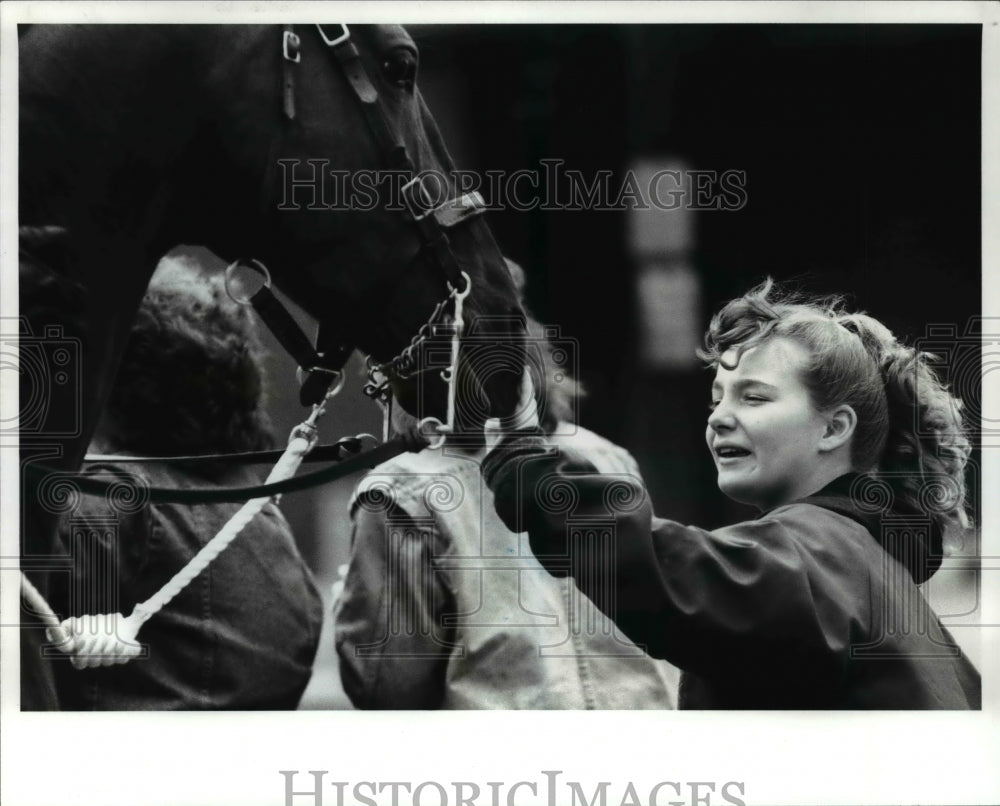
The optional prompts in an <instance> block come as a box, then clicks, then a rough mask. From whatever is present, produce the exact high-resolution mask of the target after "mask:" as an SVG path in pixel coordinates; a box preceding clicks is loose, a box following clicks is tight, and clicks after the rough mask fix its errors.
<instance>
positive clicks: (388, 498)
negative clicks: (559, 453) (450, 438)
mask: <svg viewBox="0 0 1000 806" xmlns="http://www.w3.org/2000/svg"><path fill="white" fill-rule="evenodd" d="M574 429H575V433H573V434H572V436H566V435H565V434H568V433H570V432H571V430H574ZM563 432H564V436H562V437H560V438H562V439H569V440H571V441H572V444H573V445H574V446H575V447H576V448H577V450H582V451H583V452H585V453H586V454H587V455H588V456H589V457H590V458H591V460H592V461H593V462H594V463H595V464H599V465H600V466H601V467H602V469H604V470H605V472H607V473H617V474H622V475H628V476H636V475H638V468H637V466H636V464H635V461H634V460H633V459H632V457H631V456H630V455H629V454H628V453H627V452H626V451H624V450H623V449H621V448H619V447H617V446H615V445H613V444H612V443H609V442H607V441H606V440H603V439H602V438H600V437H598V436H596V435H595V434H593V433H591V432H589V431H586V430H585V429H582V428H575V427H573V426H564V427H563ZM482 455H483V453H482V452H480V453H475V454H472V453H463V452H461V451H459V450H456V449H449V448H447V447H445V448H440V449H434V450H432V449H425V450H424V451H422V452H421V453H419V454H405V455H403V456H400V457H397V458H396V459H393V460H392V461H390V462H387V463H385V464H383V465H381V466H379V467H378V468H376V469H375V470H374V471H373V472H372V473H370V474H369V475H368V476H366V477H365V479H364V480H363V481H362V482H361V484H360V485H359V487H358V490H357V492H356V495H355V500H354V502H353V505H352V517H353V519H354V537H353V551H352V558H351V563H350V566H349V570H348V572H347V577H346V580H345V587H344V592H343V594H342V596H341V598H340V599H339V601H338V602H337V604H336V611H335V632H336V646H337V651H338V653H339V656H340V669H341V677H342V682H343V685H344V689H345V691H346V692H347V693H348V695H349V696H350V698H351V700H352V702H353V703H354V704H355V705H356V706H358V707H361V708H395V709H402V708H451V709H462V708H504V709H520V708H528V709H637V708H674V707H675V706H676V686H677V677H678V672H677V670H676V669H675V668H674V667H673V666H671V665H669V664H668V663H666V662H664V661H656V660H653V659H652V658H650V657H649V656H647V655H646V654H645V653H644V652H643V651H642V650H641V649H639V648H638V647H636V645H635V644H633V643H632V642H631V641H629V640H628V639H627V638H625V637H624V635H623V634H622V633H621V632H620V631H619V630H618V629H617V628H616V627H615V625H614V624H613V622H612V621H611V620H610V619H608V618H607V617H605V616H604V615H603V614H602V613H601V611H600V610H599V609H598V608H597V607H595V605H594V604H593V603H592V602H591V601H590V600H589V599H587V597H586V596H584V595H583V594H582V593H581V592H580V590H579V588H577V587H576V585H574V584H573V583H572V581H570V580H568V579H556V578H554V577H552V576H551V575H550V574H549V573H548V572H547V571H545V569H543V568H542V566H541V565H540V564H539V562H538V560H537V559H535V557H534V555H532V553H531V550H530V548H529V547H528V541H527V536H526V535H525V534H516V533H514V532H512V531H510V530H509V529H507V528H506V527H505V526H504V525H503V523H502V522H501V521H500V519H499V518H498V517H497V514H496V512H495V510H494V506H493V496H492V494H491V493H490V491H489V489H488V488H487V487H486V485H485V484H484V483H483V481H482V476H481V473H480V467H479V464H480V461H481V459H482Z"/></svg>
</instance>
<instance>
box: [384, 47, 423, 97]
mask: <svg viewBox="0 0 1000 806" xmlns="http://www.w3.org/2000/svg"><path fill="white" fill-rule="evenodd" d="M382 73H383V75H384V76H385V78H386V81H389V82H390V83H392V84H395V85H396V86H397V87H399V88H401V89H404V90H412V89H413V85H414V84H415V83H416V81H417V56H416V54H415V53H414V52H413V51H412V50H410V49H409V48H396V49H395V50H393V51H392V52H391V53H389V55H388V56H387V57H386V60H385V61H384V62H382Z"/></svg>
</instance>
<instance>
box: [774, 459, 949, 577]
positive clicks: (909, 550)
mask: <svg viewBox="0 0 1000 806" xmlns="http://www.w3.org/2000/svg"><path fill="white" fill-rule="evenodd" d="M861 477H862V474H861V473H845V474H844V475H842V476H838V477H837V478H836V479H834V480H833V481H831V482H830V483H829V484H827V485H826V486H825V487H823V489H821V490H818V491H817V492H815V493H813V494H812V495H810V496H806V497H805V498H801V499H799V500H798V501H796V502H794V503H800V504H812V505H813V506H818V507H823V508H824V509H828V510H830V511H832V512H836V513H838V514H840V515H843V516H845V517H848V518H850V519H851V520H853V521H856V522H857V523H859V524H861V525H862V526H863V527H864V528H865V529H866V530H867V531H868V533H869V534H870V535H871V536H872V537H873V538H874V539H875V542H877V543H878V544H879V545H880V546H881V547H882V548H883V549H884V550H885V551H886V552H887V553H888V554H889V555H890V556H892V557H893V558H895V559H896V560H898V561H899V562H900V563H902V564H903V566H904V567H905V568H906V570H907V571H909V572H910V576H912V577H913V581H914V582H916V583H917V584H918V585H919V584H920V583H922V582H925V581H927V580H928V579H930V577H931V576H932V575H933V574H934V573H935V572H936V571H937V570H938V568H940V567H941V559H942V555H943V553H944V550H943V540H942V532H941V528H940V526H939V525H938V523H937V522H936V521H935V520H934V519H933V518H929V517H928V516H927V515H926V513H922V512H919V511H918V510H915V509H911V508H908V507H904V506H902V505H900V504H899V502H897V503H896V505H895V506H894V507H893V508H892V509H891V510H884V509H874V511H873V508H872V507H862V506H861V505H860V504H859V499H858V495H857V493H856V492H855V493H854V494H852V492H851V491H852V487H854V485H855V484H856V483H857V482H858V480H859V479H860V478H861ZM860 503H864V501H863V500H862V501H861V502H860ZM904 519H905V521H906V524H907V528H906V529H899V528H893V526H894V523H893V522H894V521H895V522H896V523H897V525H898V524H899V521H901V520H904Z"/></svg>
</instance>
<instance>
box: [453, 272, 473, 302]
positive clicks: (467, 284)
mask: <svg viewBox="0 0 1000 806" xmlns="http://www.w3.org/2000/svg"><path fill="white" fill-rule="evenodd" d="M462 277H464V278H465V289H464V290H462V291H459V290H458V289H456V288H455V286H453V285H452V284H451V280H449V281H448V291H449V292H451V293H452V294H454V295H455V296H458V297H461V298H462V299H465V298H466V297H467V296H469V291H470V290H471V289H472V278H470V277H469V275H468V274H466V273H465V272H464V271H463V272H462Z"/></svg>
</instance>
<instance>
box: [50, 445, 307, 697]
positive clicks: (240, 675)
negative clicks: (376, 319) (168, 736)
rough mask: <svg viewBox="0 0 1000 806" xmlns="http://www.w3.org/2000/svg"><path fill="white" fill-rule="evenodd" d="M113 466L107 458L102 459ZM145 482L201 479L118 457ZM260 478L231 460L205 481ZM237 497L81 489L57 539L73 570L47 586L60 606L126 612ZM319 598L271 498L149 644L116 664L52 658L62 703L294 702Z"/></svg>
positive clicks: (159, 617) (196, 545)
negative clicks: (150, 498)
mask: <svg viewBox="0 0 1000 806" xmlns="http://www.w3.org/2000/svg"><path fill="white" fill-rule="evenodd" d="M103 467H108V466H103ZM116 468H117V469H118V470H120V471H126V472H129V473H133V474H135V475H138V476H140V477H141V478H143V479H145V480H146V481H147V482H148V483H149V484H151V485H154V486H164V487H197V486H206V484H207V483H208V481H207V480H206V479H203V478H198V477H195V476H192V475H190V474H188V473H186V472H185V471H184V470H183V469H181V468H179V467H177V466H167V465H158V464H156V465H154V464H142V465H139V464H131V465H130V464H126V463H123V464H121V465H117V466H116ZM260 481H261V479H260V478H258V477H257V475H256V474H255V473H253V472H252V471H250V470H249V469H247V468H245V467H242V468H241V467H233V468H231V469H228V470H226V472H225V473H224V475H222V476H221V477H215V476H213V477H212V479H211V483H216V484H219V485H231V486H236V485H246V484H257V483H260ZM239 508H240V504H235V503H233V504H209V505H194V506H188V505H177V504H157V505H155V506H151V505H147V506H144V507H142V508H141V509H138V510H135V509H134V508H132V507H129V506H127V505H123V504H122V503H121V502H120V503H119V505H117V506H115V505H113V503H109V502H108V501H106V500H105V499H104V498H97V497H84V498H82V499H81V501H80V504H79V506H78V507H77V508H76V510H75V511H74V512H72V513H71V514H70V516H69V517H67V518H66V519H65V521H64V523H63V528H62V530H61V535H60V540H61V542H62V545H63V547H64V549H65V551H66V553H67V558H68V560H69V562H70V565H71V568H72V571H71V573H70V575H69V577H68V581H69V584H68V585H66V584H63V585H54V587H56V588H58V590H59V591H60V597H59V598H54V599H51V600H50V601H51V602H52V604H53V606H54V607H55V608H56V609H57V611H58V612H61V613H68V614H69V615H74V616H76V615H89V614H98V613H107V612H121V613H123V614H124V615H128V614H129V613H131V612H132V608H133V607H134V606H135V604H136V603H138V602H141V601H145V600H146V599H148V598H149V597H150V596H152V595H153V594H154V593H156V592H157V591H158V590H159V589H160V588H161V587H162V586H163V585H164V584H165V583H166V582H167V581H169V580H170V579H171V577H172V576H173V575H174V574H175V573H176V572H178V571H180V570H181V569H182V568H183V567H184V566H185V565H186V564H187V562H188V561H189V560H190V559H191V558H192V557H193V556H194V555H195V553H197V551H198V550H200V549H201V548H202V546H204V545H205V543H207V542H208V541H209V540H210V539H211V538H212V537H214V536H215V535H216V533H218V531H219V530H220V529H221V528H222V527H223V526H224V525H225V523H226V522H227V521H228V520H229V518H230V517H231V516H232V515H233V514H234V513H235V512H236V511H237V510H238V509H239ZM322 617H323V606H322V600H321V599H320V596H319V593H318V591H317V589H316V585H315V582H314V580H313V577H312V574H311V573H310V571H309V569H308V567H307V566H306V564H305V562H304V561H303V559H302V557H301V555H300V554H299V551H298V549H297V547H296V545H295V540H294V537H293V535H292V532H291V529H290V528H289V526H288V522H287V521H286V520H285V518H284V516H283V515H282V514H281V512H280V510H279V509H278V508H277V507H276V506H275V505H274V504H273V503H268V504H267V505H266V506H265V507H264V509H263V511H262V512H260V513H259V514H258V515H257V516H255V517H254V519H253V520H252V521H250V523H248V524H247V525H246V526H245V527H244V529H243V531H241V532H240V534H239V536H238V537H237V538H236V539H235V540H234V541H233V542H232V543H231V544H230V545H229V546H228V547H227V548H226V549H225V550H224V551H223V552H222V553H221V554H220V555H219V556H218V557H216V558H215V560H214V561H213V562H212V563H211V565H209V566H208V568H206V569H205V570H204V571H203V572H202V573H201V574H200V575H199V576H197V577H195V578H194V579H193V580H192V581H191V583H190V584H189V585H188V586H187V587H186V588H185V589H184V590H182V591H181V592H180V593H179V594H178V595H177V596H176V598H174V599H173V600H172V601H170V602H169V603H168V604H167V605H166V606H165V607H164V609H163V610H162V611H160V612H159V613H157V614H155V615H154V616H152V617H151V618H150V619H149V620H148V621H147V622H146V623H145V624H144V625H143V627H142V629H141V630H140V631H139V635H138V640H139V641H140V643H142V644H145V645H146V647H147V649H148V657H144V658H142V657H140V658H136V659H134V660H132V661H130V662H129V663H127V664H124V665H121V666H109V667H99V668H94V669H81V670H77V669H74V668H73V667H72V665H71V664H70V663H69V660H68V659H62V660H57V661H55V667H56V681H57V685H58V688H59V696H60V700H61V704H62V707H63V708H64V709H67V710H175V709H184V710H189V709H241V710H250V709H283V710H291V709H294V708H295V707H296V706H297V705H298V702H299V698H300V697H301V696H302V692H303V691H304V690H305V687H306V685H307V684H308V682H309V678H310V676H311V674H312V664H313V659H314V657H315V654H316V649H317V647H318V645H319V633H320V626H321V624H322Z"/></svg>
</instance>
